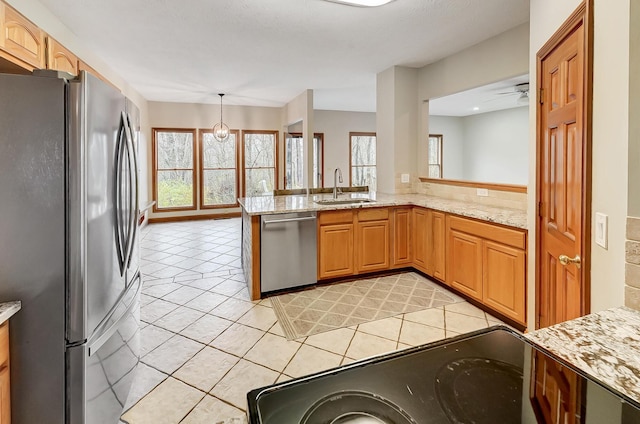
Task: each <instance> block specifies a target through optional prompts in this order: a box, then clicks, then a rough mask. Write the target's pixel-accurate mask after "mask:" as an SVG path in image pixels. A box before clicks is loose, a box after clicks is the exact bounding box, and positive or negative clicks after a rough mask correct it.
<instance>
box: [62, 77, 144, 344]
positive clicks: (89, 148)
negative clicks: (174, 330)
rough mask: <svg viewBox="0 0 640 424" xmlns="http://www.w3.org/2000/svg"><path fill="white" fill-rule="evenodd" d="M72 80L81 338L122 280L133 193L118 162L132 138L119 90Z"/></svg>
mask: <svg viewBox="0 0 640 424" xmlns="http://www.w3.org/2000/svg"><path fill="white" fill-rule="evenodd" d="M70 85H71V90H70V98H71V102H70V105H71V106H70V110H71V113H70V135H71V136H70V139H69V152H70V154H69V162H70V165H69V187H70V201H69V235H70V237H69V289H68V293H67V296H68V304H69V310H68V328H67V340H68V342H70V343H82V342H83V341H85V340H86V339H87V338H88V337H89V335H90V334H92V333H93V332H95V330H96V328H97V327H98V325H99V324H100V323H101V322H103V320H104V319H105V317H106V315H107V314H108V313H109V311H110V310H112V309H113V307H114V305H115V304H116V302H117V300H118V299H119V298H120V296H121V295H122V293H123V291H124V290H125V286H126V284H125V281H126V280H125V275H124V274H125V268H126V266H125V261H126V256H127V255H128V250H130V246H128V245H126V243H127V242H126V239H127V236H126V235H123V234H124V233H125V232H126V231H127V228H125V226H124V222H128V221H127V216H128V214H129V212H128V211H125V210H124V209H126V205H127V204H128V203H127V201H126V199H127V198H128V197H127V196H129V195H130V193H129V192H128V191H126V187H129V183H128V182H127V180H128V176H127V175H122V174H121V173H120V172H119V170H118V168H119V166H120V165H121V164H122V163H123V161H126V160H127V151H128V149H127V148H126V145H127V144H130V143H131V142H132V141H131V140H130V138H131V133H130V131H129V129H128V125H127V122H126V117H125V115H124V110H125V97H124V96H123V95H122V94H121V93H119V92H118V91H116V90H115V89H114V88H113V87H111V86H109V85H108V84H106V83H104V82H102V81H100V80H99V79H98V78H95V77H93V76H92V75H90V74H88V73H86V72H82V73H81V75H80V79H79V82H76V83H72V84H70ZM123 187H125V190H123ZM123 217H124V219H123ZM119 224H122V225H120V226H119ZM119 243H124V246H122V245H120V244H119Z"/></svg>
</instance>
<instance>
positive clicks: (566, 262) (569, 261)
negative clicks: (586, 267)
mask: <svg viewBox="0 0 640 424" xmlns="http://www.w3.org/2000/svg"><path fill="white" fill-rule="evenodd" d="M558 260H559V261H560V263H561V264H562V265H569V264H576V266H577V267H578V268H580V264H581V263H582V261H581V259H580V256H579V255H576V257H575V258H570V257H568V256H567V255H560V256H559V257H558Z"/></svg>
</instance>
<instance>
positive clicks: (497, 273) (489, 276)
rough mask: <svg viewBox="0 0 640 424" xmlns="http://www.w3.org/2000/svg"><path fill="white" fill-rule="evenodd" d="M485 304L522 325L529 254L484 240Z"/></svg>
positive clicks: (524, 320) (524, 318)
mask: <svg viewBox="0 0 640 424" xmlns="http://www.w3.org/2000/svg"><path fill="white" fill-rule="evenodd" d="M482 258H483V263H482V273H483V297H482V298H483V302H484V303H485V304H486V305H487V306H490V307H491V308H493V309H495V310H496V311H498V312H500V313H502V314H504V315H506V316H508V317H509V318H512V319H514V320H515V321H518V322H520V323H522V324H524V323H525V322H526V317H525V254H524V251H522V250H519V249H514V248H512V247H509V246H505V245H503V244H499V243H495V242H491V241H484V242H483V251H482Z"/></svg>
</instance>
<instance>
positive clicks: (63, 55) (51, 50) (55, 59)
mask: <svg viewBox="0 0 640 424" xmlns="http://www.w3.org/2000/svg"><path fill="white" fill-rule="evenodd" d="M47 69H55V70H56V71H64V72H68V73H70V74H71V75H78V58H77V57H76V56H75V55H74V54H73V53H71V52H70V51H69V50H67V49H66V48H65V47H64V46H63V45H62V44H60V43H58V42H57V41H56V40H54V39H53V38H51V37H47Z"/></svg>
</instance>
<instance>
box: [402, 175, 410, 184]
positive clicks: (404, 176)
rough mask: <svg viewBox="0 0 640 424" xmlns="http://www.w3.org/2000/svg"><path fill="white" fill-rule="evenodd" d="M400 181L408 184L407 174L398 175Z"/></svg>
mask: <svg viewBox="0 0 640 424" xmlns="http://www.w3.org/2000/svg"><path fill="white" fill-rule="evenodd" d="M400 181H402V182H403V183H408V182H409V174H401V175H400Z"/></svg>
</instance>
